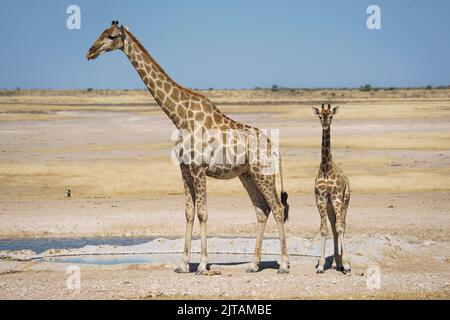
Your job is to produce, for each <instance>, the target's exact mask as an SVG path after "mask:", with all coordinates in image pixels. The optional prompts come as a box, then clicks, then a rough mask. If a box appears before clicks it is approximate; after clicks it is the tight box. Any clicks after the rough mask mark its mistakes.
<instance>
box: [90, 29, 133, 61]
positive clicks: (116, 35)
mask: <svg viewBox="0 0 450 320" xmlns="http://www.w3.org/2000/svg"><path fill="white" fill-rule="evenodd" d="M125 30H126V29H125V28H124V27H123V26H119V21H117V20H115V21H113V22H112V23H111V26H110V27H109V28H108V29H106V30H105V31H103V32H102V34H101V35H100V37H98V39H97V40H96V41H95V42H94V44H93V45H92V47H91V48H90V49H89V52H88V53H87V54H86V58H87V59H88V60H91V59H95V58H97V57H98V56H99V55H101V54H102V53H105V52H109V51H113V50H116V49H122V48H123V46H124V43H125V37H126V33H125Z"/></svg>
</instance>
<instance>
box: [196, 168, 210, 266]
mask: <svg viewBox="0 0 450 320" xmlns="http://www.w3.org/2000/svg"><path fill="white" fill-rule="evenodd" d="M194 188H195V196H196V199H195V209H196V211H197V216H198V220H199V222H200V239H201V257H200V264H199V266H198V269H197V272H196V274H205V273H206V272H207V264H208V253H207V248H208V246H207V221H208V211H207V208H206V173H205V169H204V168H200V169H199V170H198V172H197V174H196V177H195V185H194Z"/></svg>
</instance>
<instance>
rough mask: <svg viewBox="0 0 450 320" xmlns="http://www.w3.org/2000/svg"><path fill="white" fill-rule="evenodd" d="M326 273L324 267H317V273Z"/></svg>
mask: <svg viewBox="0 0 450 320" xmlns="http://www.w3.org/2000/svg"><path fill="white" fill-rule="evenodd" d="M324 272H325V271H324V270H323V267H317V268H316V273H324Z"/></svg>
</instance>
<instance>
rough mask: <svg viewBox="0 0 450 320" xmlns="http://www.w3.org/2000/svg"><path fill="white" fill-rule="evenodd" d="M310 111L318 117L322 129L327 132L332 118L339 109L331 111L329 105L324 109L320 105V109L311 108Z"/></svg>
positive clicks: (323, 106) (335, 108)
mask: <svg viewBox="0 0 450 320" xmlns="http://www.w3.org/2000/svg"><path fill="white" fill-rule="evenodd" d="M312 109H313V112H314V114H315V115H316V116H318V117H319V119H320V123H321V124H322V128H323V129H325V130H328V128H330V125H331V120H333V116H334V115H335V114H336V113H337V112H338V110H339V107H334V108H333V109H331V105H328V107H326V106H325V105H324V104H322V108H321V109H320V110H319V109H318V108H316V107H313V108H312Z"/></svg>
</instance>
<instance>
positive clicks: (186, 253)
mask: <svg viewBox="0 0 450 320" xmlns="http://www.w3.org/2000/svg"><path fill="white" fill-rule="evenodd" d="M194 217H195V211H194V206H193V205H192V206H191V205H190V204H188V203H186V233H185V236H184V250H183V260H182V262H181V264H180V265H179V266H178V268H176V269H175V272H178V273H187V272H189V260H190V256H191V243H192V229H193V226H194Z"/></svg>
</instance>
